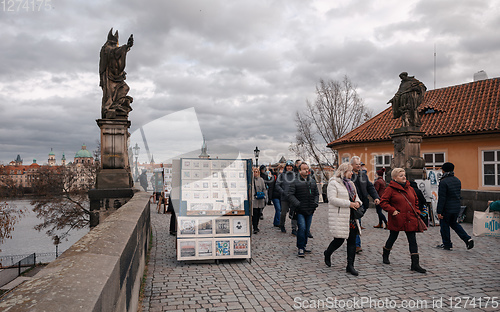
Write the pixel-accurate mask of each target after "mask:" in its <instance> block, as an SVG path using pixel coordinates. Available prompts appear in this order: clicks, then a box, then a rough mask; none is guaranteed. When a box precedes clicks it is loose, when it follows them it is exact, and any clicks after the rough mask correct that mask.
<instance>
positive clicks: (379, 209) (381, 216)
mask: <svg viewBox="0 0 500 312" xmlns="http://www.w3.org/2000/svg"><path fill="white" fill-rule="evenodd" d="M375 208H376V209H377V215H378V224H380V225H382V222H384V223H385V224H386V225H387V219H386V218H385V215H384V213H383V212H382V207H380V205H375Z"/></svg>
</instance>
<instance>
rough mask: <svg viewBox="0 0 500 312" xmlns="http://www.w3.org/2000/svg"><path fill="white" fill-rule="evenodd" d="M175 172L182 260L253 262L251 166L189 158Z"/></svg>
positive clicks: (248, 162)
mask: <svg viewBox="0 0 500 312" xmlns="http://www.w3.org/2000/svg"><path fill="white" fill-rule="evenodd" d="M173 171H176V172H178V173H179V174H178V175H177V174H173V177H174V179H175V177H176V176H178V179H179V180H178V182H177V183H175V182H173V184H176V185H178V189H179V193H178V199H177V200H175V199H174V198H173V203H174V206H178V207H179V208H178V215H177V222H178V227H177V260H203V259H232V258H251V240H250V233H251V231H250V230H251V225H250V215H251V214H250V208H251V202H250V200H249V198H250V194H251V192H250V187H249V185H250V186H251V181H252V180H251V178H252V168H251V160H246V159H243V160H242V159H238V160H227V159H199V158H183V159H180V161H178V162H173ZM176 211H177V210H176Z"/></svg>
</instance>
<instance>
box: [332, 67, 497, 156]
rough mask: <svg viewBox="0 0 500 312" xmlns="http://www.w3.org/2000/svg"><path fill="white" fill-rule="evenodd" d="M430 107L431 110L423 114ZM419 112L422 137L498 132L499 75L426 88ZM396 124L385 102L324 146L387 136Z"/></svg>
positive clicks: (388, 138)
mask: <svg viewBox="0 0 500 312" xmlns="http://www.w3.org/2000/svg"><path fill="white" fill-rule="evenodd" d="M430 109H433V110H434V111H435V112H434V113H428V114H426V113H425V112H426V111H428V110H430ZM419 112H420V116H421V118H422V127H421V130H422V131H424V132H425V134H424V137H440V136H456V135H468V134H480V133H497V132H500V77H499V78H493V79H487V80H481V81H475V82H471V83H466V84H462V85H457V86H452V87H447V88H442V89H436V90H430V91H427V92H426V93H425V96H424V101H423V102H422V104H421V105H420V106H419ZM399 127H401V119H400V118H398V119H392V108H391V107H390V106H389V107H388V108H387V109H385V110H384V111H383V112H381V113H380V114H378V115H377V116H375V117H373V118H372V119H370V120H368V121H367V122H365V123H364V124H362V125H361V126H359V127H357V128H356V129H354V130H352V131H351V132H349V133H348V134H346V135H344V136H343V137H341V138H339V139H337V140H335V141H333V142H330V143H329V144H328V147H334V146H338V145H342V144H348V143H357V142H377V141H386V140H391V138H390V136H389V134H390V133H392V131H393V129H395V128H399Z"/></svg>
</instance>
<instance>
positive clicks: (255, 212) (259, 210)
mask: <svg viewBox="0 0 500 312" xmlns="http://www.w3.org/2000/svg"><path fill="white" fill-rule="evenodd" d="M262 209H263V208H253V214H252V227H253V230H254V231H255V230H257V229H258V228H259V220H260V215H261V214H262Z"/></svg>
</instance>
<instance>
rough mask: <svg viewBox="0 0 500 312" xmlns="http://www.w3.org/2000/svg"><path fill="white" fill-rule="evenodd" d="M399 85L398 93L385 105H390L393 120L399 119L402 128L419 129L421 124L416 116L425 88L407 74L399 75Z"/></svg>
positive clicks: (418, 116)
mask: <svg viewBox="0 0 500 312" xmlns="http://www.w3.org/2000/svg"><path fill="white" fill-rule="evenodd" d="M399 78H401V84H400V85H399V89H398V92H396V94H395V95H394V97H393V98H392V99H390V100H389V102H387V104H389V103H392V113H393V119H396V118H399V117H401V121H402V122H403V127H420V126H421V125H422V122H421V120H420V115H419V114H418V106H419V105H420V104H421V103H422V101H423V100H424V94H425V91H426V90H427V87H426V86H425V85H424V84H423V83H422V82H420V81H418V80H417V79H415V77H414V76H408V73H407V72H402V73H401V74H399Z"/></svg>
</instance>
